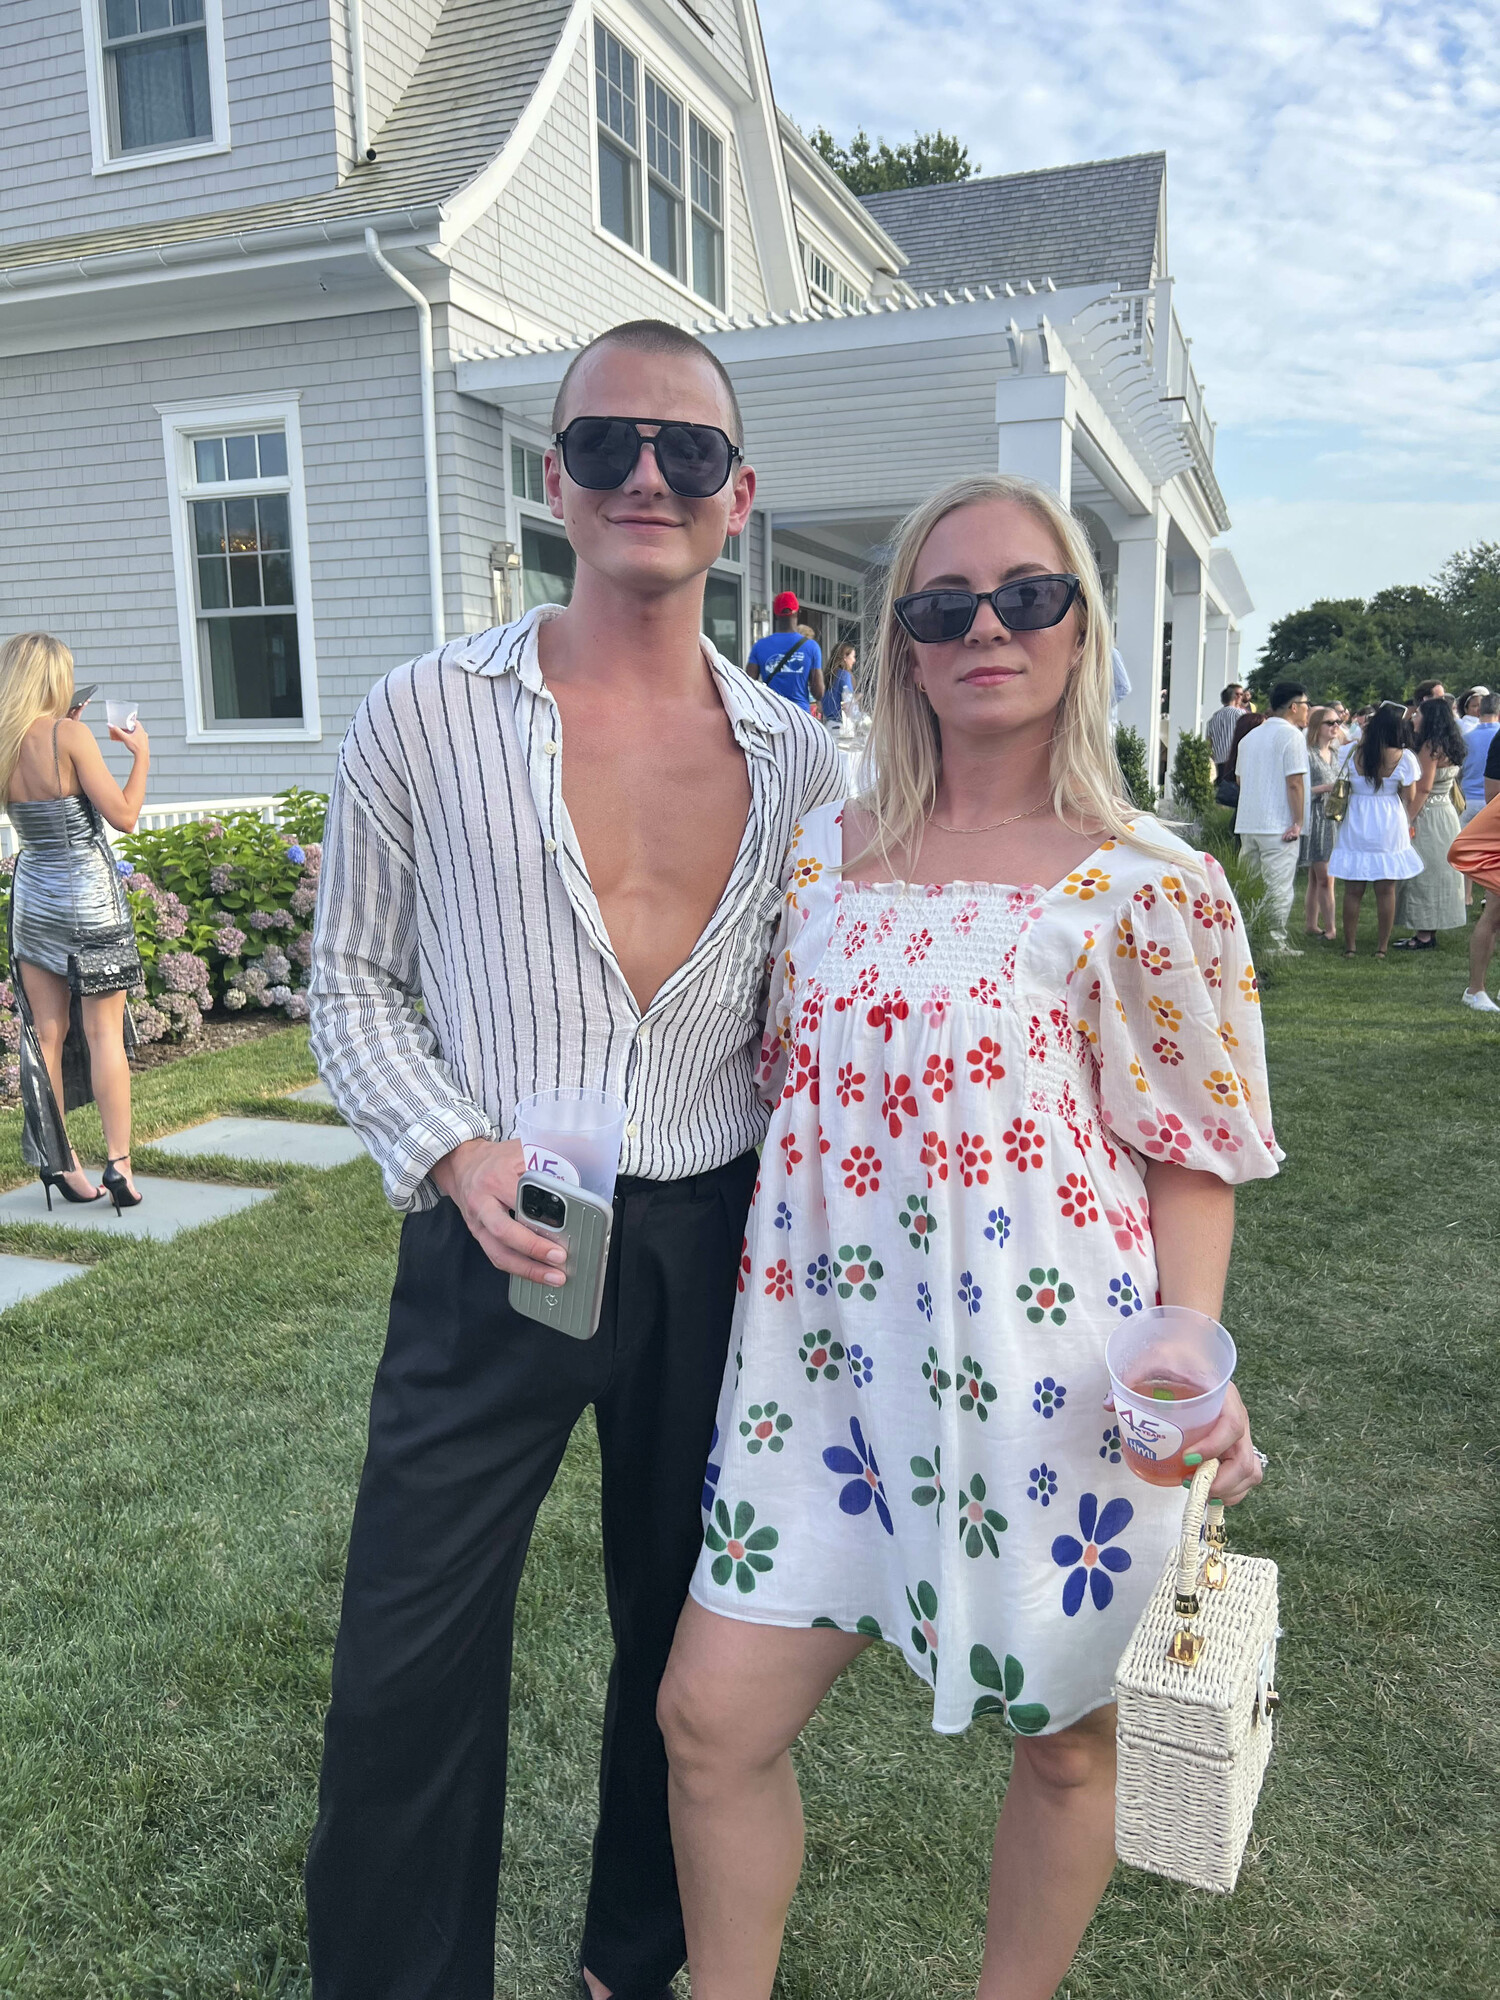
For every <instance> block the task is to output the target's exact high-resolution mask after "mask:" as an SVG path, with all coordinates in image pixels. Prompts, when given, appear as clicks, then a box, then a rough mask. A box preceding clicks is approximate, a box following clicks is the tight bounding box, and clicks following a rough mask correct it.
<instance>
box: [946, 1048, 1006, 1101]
mask: <svg viewBox="0 0 1500 2000" xmlns="http://www.w3.org/2000/svg"><path fill="white" fill-rule="evenodd" d="M964 1061H965V1062H966V1063H967V1064H968V1065H969V1081H970V1082H971V1083H982V1084H983V1085H984V1086H985V1088H986V1089H988V1088H989V1086H990V1085H991V1084H992V1083H998V1082H999V1081H1000V1079H1001V1077H1002V1076H1004V1074H1005V1065H1004V1063H1003V1062H1001V1060H1000V1044H999V1043H998V1042H997V1041H996V1040H995V1039H994V1037H993V1036H992V1035H981V1036H980V1038H979V1047H978V1048H977V1049H970V1051H969V1053H968V1054H967V1055H966V1056H965V1057H964ZM948 1067H949V1068H950V1069H951V1068H952V1067H953V1065H952V1064H951V1063H950V1064H949V1065H948Z"/></svg>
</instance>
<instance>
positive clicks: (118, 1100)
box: [83, 993, 136, 1194]
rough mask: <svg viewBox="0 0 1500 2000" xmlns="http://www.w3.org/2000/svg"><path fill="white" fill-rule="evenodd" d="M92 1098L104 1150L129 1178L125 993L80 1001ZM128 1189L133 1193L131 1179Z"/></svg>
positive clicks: (128, 1066) (128, 1084) (98, 996)
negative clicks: (97, 1110)
mask: <svg viewBox="0 0 1500 2000" xmlns="http://www.w3.org/2000/svg"><path fill="white" fill-rule="evenodd" d="M83 1031H84V1033H85V1034H86V1035H87V1036H88V1042H89V1066H90V1068H91V1070H92V1072H93V1078H94V1101H95V1103H96V1104H97V1105H98V1106H99V1120H100V1123H101V1124H102V1125H103V1127H104V1150H105V1152H106V1153H107V1154H108V1155H109V1157H110V1158H111V1159H112V1160H113V1161H114V1162H115V1164H116V1165H117V1166H118V1167H119V1169H120V1171H121V1173H123V1174H124V1176H125V1178H126V1180H127V1181H129V1180H130V1064H129V1062H128V1060H127V1059H126V1055H125V995H124V994H123V993H100V994H97V995H95V996H94V998H92V999H89V1000H85V1001H84V1003H83ZM130 1191H131V1193H132V1194H134V1193H135V1191H136V1189H135V1183H134V1182H133V1181H131V1183H130Z"/></svg>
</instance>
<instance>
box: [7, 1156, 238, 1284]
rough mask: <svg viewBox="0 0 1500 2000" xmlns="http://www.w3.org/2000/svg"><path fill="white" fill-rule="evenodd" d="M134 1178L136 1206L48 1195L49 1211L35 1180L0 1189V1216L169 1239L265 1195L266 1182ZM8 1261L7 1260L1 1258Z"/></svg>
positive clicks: (233, 1212) (59, 1226)
mask: <svg viewBox="0 0 1500 2000" xmlns="http://www.w3.org/2000/svg"><path fill="white" fill-rule="evenodd" d="M135 1184H136V1186H137V1187H138V1188H139V1189H140V1191H141V1194H142V1195H143V1197H144V1199H143V1200H142V1202H141V1204H140V1206H139V1207H138V1208H126V1209H122V1210H121V1211H120V1213H119V1214H118V1215H116V1214H115V1207H114V1203H113V1202H111V1201H91V1202H79V1203H73V1202H66V1201H63V1200H62V1199H61V1198H60V1197H59V1196H56V1195H54V1196H53V1201H52V1209H51V1212H50V1213H49V1212H48V1209H47V1200H46V1196H45V1195H44V1194H43V1192H42V1184H41V1182H40V1181H29V1182H28V1183H27V1184H26V1186H25V1187H18V1188H12V1189H11V1191H10V1193H9V1194H0V1222H42V1223H46V1224H48V1225H49V1226H50V1227H51V1228H53V1229H75V1230H77V1229H83V1230H97V1229H105V1230H112V1231H116V1232H118V1233H119V1234H120V1235H122V1236H136V1237H150V1238H151V1240H152V1241H153V1242H156V1243H170V1242H171V1240H172V1238H173V1237H174V1236H177V1235H180V1234H181V1232H182V1231H183V1230H184V1229H197V1228H199V1227H201V1225H202V1224H203V1223H205V1222H219V1221H222V1219H223V1218H224V1217H225V1216H226V1215H238V1214H239V1213H240V1211H241V1210H242V1209H246V1208H254V1206H255V1204H256V1203H257V1202H258V1201H269V1200H270V1198H271V1194H272V1192H273V1190H272V1189H270V1188H245V1187H211V1186H207V1185H203V1184H200V1183H199V1182H197V1181H169V1180H163V1179H162V1178H161V1177H160V1176H159V1175H157V1174H137V1175H136V1176H135ZM5 1261H7V1262H9V1261H10V1260H9V1259H7V1260H5Z"/></svg>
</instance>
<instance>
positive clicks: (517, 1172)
mask: <svg viewBox="0 0 1500 2000" xmlns="http://www.w3.org/2000/svg"><path fill="white" fill-rule="evenodd" d="M521 1172H522V1151H521V1142H520V1140H519V1139H507V1140H505V1141H504V1142H503V1143H502V1144H499V1145H497V1144H496V1143H495V1141H494V1140H493V1139H465V1141H464V1143H463V1144H462V1145H461V1146H455V1147H454V1148H453V1151H452V1152H451V1153H445V1154H444V1155H443V1157H442V1159H440V1160H439V1161H438V1163H437V1165H436V1166H435V1167H434V1168H433V1170H432V1178H433V1179H434V1180H435V1181H436V1182H437V1184H438V1186H439V1187H440V1188H441V1189H442V1191H443V1193H444V1194H445V1195H447V1196H448V1197H449V1199H450V1200H451V1201H453V1202H455V1203H456V1204H457V1207H458V1212H459V1214H460V1215H461V1216H462V1217H463V1219H464V1221H465V1222H466V1223H467V1224H468V1228H469V1234H470V1235H471V1236H472V1237H473V1238H474V1241H475V1242H476V1243H477V1244H478V1245H479V1247H480V1249H481V1250H482V1251H483V1252H484V1254H485V1256H486V1257H488V1258H489V1260H490V1262H491V1263H492V1264H493V1265H494V1267H495V1269H496V1270H497V1271H509V1272H511V1273H512V1275H513V1276H515V1277H517V1278H530V1279H532V1280H533V1281H534V1282H535V1283H536V1284H539V1285H561V1284H563V1283H565V1282H566V1280H565V1276H564V1272H563V1268H562V1267H563V1265H564V1264H565V1263H566V1262H567V1256H568V1253H567V1251H566V1250H565V1249H564V1247H563V1246H562V1244H561V1243H558V1242H556V1241H555V1240H554V1239H553V1238H552V1237H550V1236H543V1235H541V1234H540V1233H539V1232H538V1231H537V1230H535V1229H528V1228H527V1227H526V1224H525V1223H524V1222H518V1221H517V1220H516V1217H515V1215H514V1213H513V1211H514V1209H515V1205H516V1184H517V1182H518V1181H519V1180H520V1178H521Z"/></svg>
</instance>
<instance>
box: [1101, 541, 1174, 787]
mask: <svg viewBox="0 0 1500 2000" xmlns="http://www.w3.org/2000/svg"><path fill="white" fill-rule="evenodd" d="M1114 534H1115V541H1116V543H1117V544H1118V547H1119V551H1120V570H1119V581H1118V586H1117V604H1116V610H1115V644H1116V645H1117V646H1118V647H1119V649H1120V653H1121V656H1122V657H1123V659H1124V661H1125V671H1126V673H1127V674H1129V676H1130V693H1129V694H1128V695H1127V696H1126V698H1125V700H1124V701H1123V702H1122V703H1121V705H1120V720H1121V722H1126V723H1129V725H1130V727H1131V728H1132V729H1135V730H1138V731H1139V732H1140V735H1141V740H1142V741H1143V742H1144V743H1145V745H1146V756H1147V763H1148V767H1149V765H1150V761H1151V758H1152V755H1153V750H1152V746H1153V745H1154V744H1156V743H1157V742H1158V741H1159V729H1160V721H1161V628H1162V609H1163V602H1164V599H1165V596H1166V572H1167V516H1166V511H1165V509H1164V508H1163V507H1162V506H1161V504H1160V502H1159V501H1158V502H1157V503H1156V505H1155V506H1153V508H1152V510H1151V512H1150V513H1149V514H1139V515H1125V516H1122V517H1121V521H1120V525H1119V526H1118V527H1116V528H1115V530H1114Z"/></svg>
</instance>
